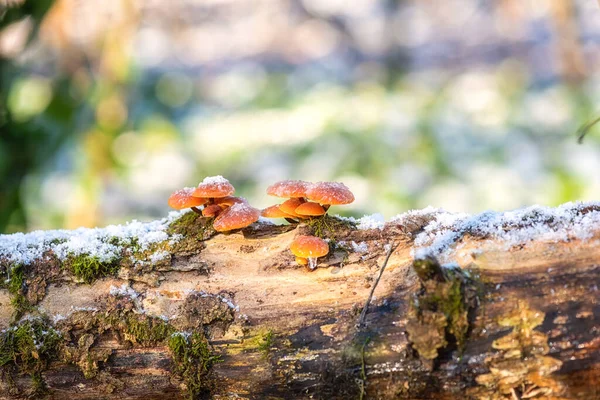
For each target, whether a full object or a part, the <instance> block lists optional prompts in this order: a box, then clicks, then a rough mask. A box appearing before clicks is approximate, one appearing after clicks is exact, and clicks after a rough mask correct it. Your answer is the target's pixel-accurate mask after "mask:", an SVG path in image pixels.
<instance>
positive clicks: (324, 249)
mask: <svg viewBox="0 0 600 400" xmlns="http://www.w3.org/2000/svg"><path fill="white" fill-rule="evenodd" d="M290 250H291V251H292V253H293V254H294V255H295V256H296V257H302V258H318V257H323V256H324V255H326V254H327V253H329V245H328V244H327V242H326V241H324V240H323V239H321V238H318V237H316V236H298V237H297V238H296V239H294V241H293V242H292V244H291V245H290Z"/></svg>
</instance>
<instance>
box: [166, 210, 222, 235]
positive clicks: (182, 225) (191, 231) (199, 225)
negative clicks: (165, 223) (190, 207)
mask: <svg viewBox="0 0 600 400" xmlns="http://www.w3.org/2000/svg"><path fill="white" fill-rule="evenodd" d="M213 220H214V219H213V218H204V217H202V216H200V215H198V214H196V213H195V212H188V213H185V214H183V215H182V216H181V217H179V218H178V219H176V220H175V221H173V222H171V225H169V228H167V233H168V234H169V235H177V234H179V235H183V236H184V237H194V238H196V239H197V240H206V239H208V238H210V237H211V236H213V235H214V234H215V233H216V231H215V230H214V228H213V225H212V224H213Z"/></svg>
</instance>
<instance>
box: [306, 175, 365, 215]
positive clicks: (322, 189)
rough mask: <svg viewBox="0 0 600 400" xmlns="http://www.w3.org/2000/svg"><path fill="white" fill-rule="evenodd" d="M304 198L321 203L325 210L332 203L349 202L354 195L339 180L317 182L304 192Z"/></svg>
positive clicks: (352, 199)
mask: <svg viewBox="0 0 600 400" xmlns="http://www.w3.org/2000/svg"><path fill="white" fill-rule="evenodd" d="M306 198H307V199H309V200H311V201H314V202H316V203H319V204H321V205H323V208H324V209H325V211H327V209H329V207H330V206H332V205H338V204H350V203H352V202H353V201H354V195H353V194H352V192H351V191H350V189H348V187H347V186H346V185H344V184H343V183H341V182H318V183H315V184H314V185H311V187H310V188H309V189H308V191H307V192H306Z"/></svg>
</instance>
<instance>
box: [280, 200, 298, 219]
mask: <svg viewBox="0 0 600 400" xmlns="http://www.w3.org/2000/svg"><path fill="white" fill-rule="evenodd" d="M303 202H304V201H303V200H301V199H299V198H295V197H293V198H291V199H287V200H286V201H284V202H283V203H281V204H280V205H279V209H280V210H281V211H283V212H284V213H286V214H289V215H291V216H292V217H293V218H303V217H302V215H300V214H297V213H296V209H297V208H298V207H299V206H300V205H301V204H303Z"/></svg>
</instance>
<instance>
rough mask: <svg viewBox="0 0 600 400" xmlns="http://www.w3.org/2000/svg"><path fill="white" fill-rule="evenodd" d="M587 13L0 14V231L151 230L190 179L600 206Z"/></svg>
mask: <svg viewBox="0 0 600 400" xmlns="http://www.w3.org/2000/svg"><path fill="white" fill-rule="evenodd" d="M599 64H600V6H599V5H598V3H597V2H596V1H592V0H577V1H568V0H547V1H543V0H542V1H536V2H524V1H522V0H501V1H500V0H498V1H475V0H444V1H439V0H413V1H409V0H406V1H400V0H396V1H395V0H353V1H352V2H346V1H342V0H260V1H252V2H243V1H238V0H181V1H177V2H166V1H134V0H105V1H102V2H92V1H77V0H58V1H50V0H35V1H33V0H31V1H29V0H10V1H7V0H4V1H0V232H5V233H6V232H15V231H30V230H34V229H48V228H63V227H64V228H74V227H78V226H89V227H92V226H102V225H106V224H109V223H123V222H125V221H127V220H130V219H133V218H136V219H142V220H148V219H153V218H156V217H161V216H164V215H166V213H167V212H168V210H169V209H168V206H167V203H166V200H167V198H168V196H169V194H170V193H171V192H173V191H175V190H177V189H179V188H181V187H183V186H194V185H196V184H197V183H198V182H199V181H200V180H202V178H203V177H205V176H207V175H215V174H220V175H224V176H225V177H227V178H229V179H230V180H231V181H232V183H233V184H234V185H235V186H236V188H237V194H238V195H241V196H244V197H247V198H248V199H249V200H250V201H251V203H252V204H254V205H255V206H257V207H266V206H268V205H270V204H273V203H274V202H275V200H276V199H269V198H268V197H267V196H266V194H265V193H264V192H265V189H266V187H267V186H268V185H269V184H271V183H273V182H275V181H277V180H281V179H305V180H311V181H319V180H339V181H343V182H345V183H346V184H347V185H348V186H349V187H350V188H351V189H352V190H353V191H354V192H355V194H356V202H355V203H354V204H352V205H350V206H345V207H336V208H335V209H334V213H335V212H339V213H341V214H345V215H355V216H361V215H363V214H365V213H367V214H371V213H374V212H378V213H382V214H383V215H384V216H385V217H390V216H392V215H395V214H397V213H399V212H402V211H404V210H406V209H409V208H421V207H425V206H427V205H433V206H436V207H443V208H446V209H448V210H451V211H466V212H477V211H482V210H486V209H495V210H503V209H510V208H516V207H520V206H523V205H530V204H534V203H539V204H544V205H556V204H559V203H562V202H566V201H571V200H593V199H599V198H600V173H599V171H600V134H598V132H596V133H594V132H593V131H592V132H591V133H590V135H589V136H588V137H587V138H586V141H585V142H584V144H583V145H578V144H577V142H576V139H575V136H574V133H575V131H576V130H577V128H578V127H579V126H580V125H581V124H583V123H585V122H586V121H588V120H589V119H591V118H593V117H595V116H596V115H597V113H598V111H599V110H600V107H598V103H599V101H600V72H599V69H598V66H599Z"/></svg>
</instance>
